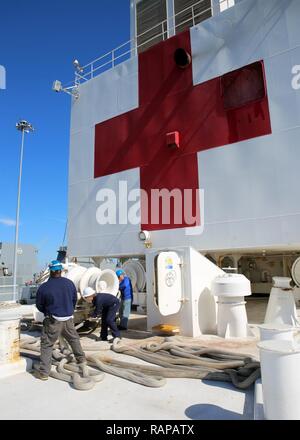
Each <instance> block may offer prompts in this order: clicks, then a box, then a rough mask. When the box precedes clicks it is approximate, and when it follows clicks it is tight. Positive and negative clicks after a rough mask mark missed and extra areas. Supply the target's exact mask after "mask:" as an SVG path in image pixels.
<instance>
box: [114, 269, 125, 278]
mask: <svg viewBox="0 0 300 440" xmlns="http://www.w3.org/2000/svg"><path fill="white" fill-rule="evenodd" d="M116 275H117V277H118V278H119V276H120V275H125V272H124V270H123V269H119V270H117V271H116Z"/></svg>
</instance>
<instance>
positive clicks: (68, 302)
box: [35, 260, 86, 380]
mask: <svg viewBox="0 0 300 440" xmlns="http://www.w3.org/2000/svg"><path fill="white" fill-rule="evenodd" d="M49 269H50V278H49V280H48V281H47V282H46V283H44V284H42V285H41V286H40V287H39V288H38V291H37V295H36V307H37V309H38V310H39V311H40V312H42V313H43V314H44V315H45V319H44V321H43V330H42V335H41V362H40V369H39V371H36V372H35V376H36V377H37V378H38V379H42V380H47V379H48V376H49V373H50V370H51V357H52V351H53V346H54V344H55V342H56V341H57V339H58V338H59V336H60V335H62V336H63V337H64V338H65V339H66V340H67V341H68V343H69V344H70V346H71V348H72V350H73V353H74V355H75V357H76V360H77V362H78V364H79V365H80V366H81V368H82V370H84V369H85V368H86V359H85V355H84V352H83V350H82V347H81V344H80V339H79V335H78V333H77V331H76V329H75V327H74V321H73V313H74V309H75V306H76V302H77V291H76V287H75V285H74V283H73V282H72V281H70V280H68V279H67V278H63V277H62V276H61V271H62V265H61V263H60V262H59V261H56V260H54V261H52V262H51V264H50V265H49Z"/></svg>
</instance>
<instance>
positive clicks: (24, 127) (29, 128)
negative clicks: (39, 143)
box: [13, 120, 34, 302]
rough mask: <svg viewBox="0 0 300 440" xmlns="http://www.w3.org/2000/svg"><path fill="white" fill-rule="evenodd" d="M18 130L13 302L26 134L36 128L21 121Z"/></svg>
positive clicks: (15, 287)
mask: <svg viewBox="0 0 300 440" xmlns="http://www.w3.org/2000/svg"><path fill="white" fill-rule="evenodd" d="M16 128H17V130H19V131H21V132H22V143H21V153H20V168H19V181H18V200H17V213H16V233H15V249H14V267H13V274H14V277H13V289H14V290H13V292H14V296H13V300H14V301H15V302H16V300H17V295H16V291H17V262H18V239H19V216H20V195H21V182H22V167H23V151H24V138H25V133H29V132H31V131H34V128H33V127H32V125H31V124H29V122H27V121H23V120H22V121H20V122H18V123H17V124H16Z"/></svg>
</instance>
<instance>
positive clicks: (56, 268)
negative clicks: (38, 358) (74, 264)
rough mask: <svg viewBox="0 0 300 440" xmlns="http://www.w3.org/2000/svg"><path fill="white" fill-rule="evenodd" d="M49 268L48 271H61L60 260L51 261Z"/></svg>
mask: <svg viewBox="0 0 300 440" xmlns="http://www.w3.org/2000/svg"><path fill="white" fill-rule="evenodd" d="M49 270H50V272H59V271H60V272H61V271H62V270H63V267H62V264H61V262H60V261H57V260H53V261H51V263H50V264H49Z"/></svg>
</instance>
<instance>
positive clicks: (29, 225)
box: [0, 0, 130, 265]
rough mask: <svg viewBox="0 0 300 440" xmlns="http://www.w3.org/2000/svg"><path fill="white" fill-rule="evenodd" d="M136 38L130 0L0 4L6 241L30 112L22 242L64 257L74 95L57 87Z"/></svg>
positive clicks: (1, 208) (1, 237)
mask: <svg viewBox="0 0 300 440" xmlns="http://www.w3.org/2000/svg"><path fill="white" fill-rule="evenodd" d="M129 38H130V10H129V0H114V1H112V0H85V1H79V0H51V1H48V2H47V1H45V0H26V2H22V1H17V0H4V1H1V5H0V65H2V66H4V67H5V69H6V76H7V78H6V79H7V85H6V86H7V87H6V90H1V89H0V153H1V155H0V181H1V189H2V191H1V203H0V242H1V241H8V242H12V241H13V240H14V232H15V230H14V219H15V215H16V201H17V180H18V173H19V168H18V167H19V152H20V141H21V138H20V136H21V134H20V133H19V132H18V131H17V130H16V129H15V124H16V122H17V121H18V120H19V119H20V118H22V119H26V120H28V121H29V122H31V123H32V124H33V125H34V127H35V128H36V131H35V133H34V134H29V135H27V136H26V139H25V151H24V164H23V180H22V195H21V212H20V222H21V224H20V237H19V241H20V242H24V243H32V244H34V245H36V246H37V247H38V249H39V259H40V263H41V265H44V264H45V263H46V262H48V261H49V260H50V259H53V258H55V257H56V250H57V249H58V247H59V246H60V245H61V244H62V241H63V236H64V231H65V224H66V218H67V184H68V154H69V126H70V104H71V101H70V98H69V96H68V95H65V94H56V93H54V92H53V91H52V90H51V87H52V83H53V81H54V80H55V79H59V80H61V81H62V82H63V83H67V82H69V81H71V80H72V79H73V72H74V69H73V64H72V62H73V60H74V59H75V58H77V59H79V60H80V62H81V64H82V65H84V64H86V63H88V62H90V61H92V60H93V59H95V58H97V57H98V56H100V55H102V54H104V53H106V52H108V51H110V50H112V49H113V48H114V47H116V46H118V45H119V44H121V43H123V42H126V41H127V40H129Z"/></svg>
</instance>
